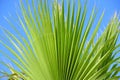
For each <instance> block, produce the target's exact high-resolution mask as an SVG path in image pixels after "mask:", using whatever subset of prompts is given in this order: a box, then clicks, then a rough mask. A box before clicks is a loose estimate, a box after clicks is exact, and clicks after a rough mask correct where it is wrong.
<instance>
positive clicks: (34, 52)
mask: <svg viewBox="0 0 120 80" xmlns="http://www.w3.org/2000/svg"><path fill="white" fill-rule="evenodd" d="M48 2H49V0H44V1H43V0H32V4H31V3H30V2H29V1H28V0H26V4H24V3H23V2H22V0H21V2H20V8H21V12H22V17H21V15H19V14H17V17H18V22H19V25H20V26H19V27H20V28H22V29H23V31H24V32H25V35H26V37H24V36H23V35H21V34H20V32H19V30H17V29H15V25H14V23H12V22H10V21H9V19H7V21H8V22H9V23H10V24H11V25H12V26H11V28H13V29H14V30H15V31H16V33H17V35H18V36H19V37H20V40H19V38H17V37H16V36H15V35H14V34H13V33H11V32H10V31H9V30H7V29H5V28H1V30H3V32H4V34H5V37H7V39H8V41H9V42H10V43H11V44H12V46H14V48H15V50H14V49H13V48H12V47H11V45H8V44H6V43H4V41H3V40H2V39H1V40H0V43H1V44H2V45H3V46H4V47H5V48H6V49H8V50H9V52H10V54H12V55H14V57H15V58H16V60H15V59H13V58H12V57H10V56H8V54H7V53H5V51H2V52H1V53H2V54H3V55H4V56H6V57H7V58H8V59H9V60H11V62H12V63H13V64H14V65H16V66H17V67H18V68H19V69H20V70H16V69H14V68H12V67H10V66H8V65H5V64H4V65H5V66H7V67H8V68H9V69H10V70H12V72H13V73H12V76H11V77H10V78H11V79H12V78H14V79H20V80H21V79H23V80H96V79H97V80H106V79H107V80H115V79H119V78H120V75H117V74H118V73H119V72H120V66H118V65H119V63H120V57H116V55H117V54H119V52H120V43H118V44H117V40H118V37H119V34H120V30H119V26H120V21H119V16H118V15H117V14H115V16H114V17H113V18H112V19H111V21H110V22H109V23H108V25H107V26H106V29H105V30H104V32H103V33H102V34H101V35H100V36H99V38H98V39H96V35H97V32H98V30H99V27H100V26H101V22H102V19H103V17H104V12H103V13H102V14H101V16H100V18H99V21H98V22H97V24H96V27H95V29H94V30H93V33H90V31H91V29H92V27H93V24H94V23H95V19H96V17H97V14H96V9H95V7H93V9H92V12H91V14H90V17H89V19H88V18H86V16H87V10H88V9H87V8H88V7H87V0H86V2H85V3H84V6H83V5H82V4H81V3H80V2H79V1H78V3H77V5H78V8H77V13H75V9H76V7H75V5H76V3H74V1H73V3H71V2H70V1H67V7H65V1H64V0H62V5H61V7H60V5H59V3H58V2H57V1H56V0H54V1H53V2H52V1H51V6H52V7H50V5H48ZM71 4H72V6H71ZM66 9H67V11H65V10H66ZM51 10H52V11H51ZM65 13H67V14H65ZM86 19H88V20H87V21H88V22H87V25H85V24H86V23H85V21H86ZM89 34H91V37H90V38H89ZM88 38H89V39H88ZM23 73H24V74H23ZM14 74H15V75H14Z"/></svg>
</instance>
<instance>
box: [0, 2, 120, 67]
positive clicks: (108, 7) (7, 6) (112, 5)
mask: <svg viewBox="0 0 120 80" xmlns="http://www.w3.org/2000/svg"><path fill="white" fill-rule="evenodd" d="M82 1H83V0H82ZM18 2H19V0H0V26H3V27H5V28H7V29H8V30H10V31H12V29H11V27H10V26H9V24H8V23H7V22H6V20H5V19H4V17H3V16H5V17H8V19H9V20H11V21H12V19H11V18H12V17H14V18H16V15H15V14H16V11H18V12H19V9H18ZM94 5H96V7H97V8H98V10H99V13H98V14H101V13H102V11H103V10H105V16H104V18H103V22H102V24H101V27H100V28H101V29H102V30H103V28H104V27H105V26H106V25H107V23H108V21H110V19H111V17H112V16H113V15H114V12H115V11H116V12H119V11H120V0H89V5H88V6H89V8H90V9H91V8H92V7H93V6H94ZM9 14H11V15H12V17H10V16H9ZM88 14H89V13H88ZM16 27H17V26H16ZM0 35H2V32H1V31H0ZM0 49H2V50H5V49H4V48H3V47H2V46H1V45H0ZM6 52H7V51H6ZM1 59H2V60H5V58H4V57H2V55H1V54H0V60H1ZM1 68H3V67H1V65H0V69H1Z"/></svg>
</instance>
